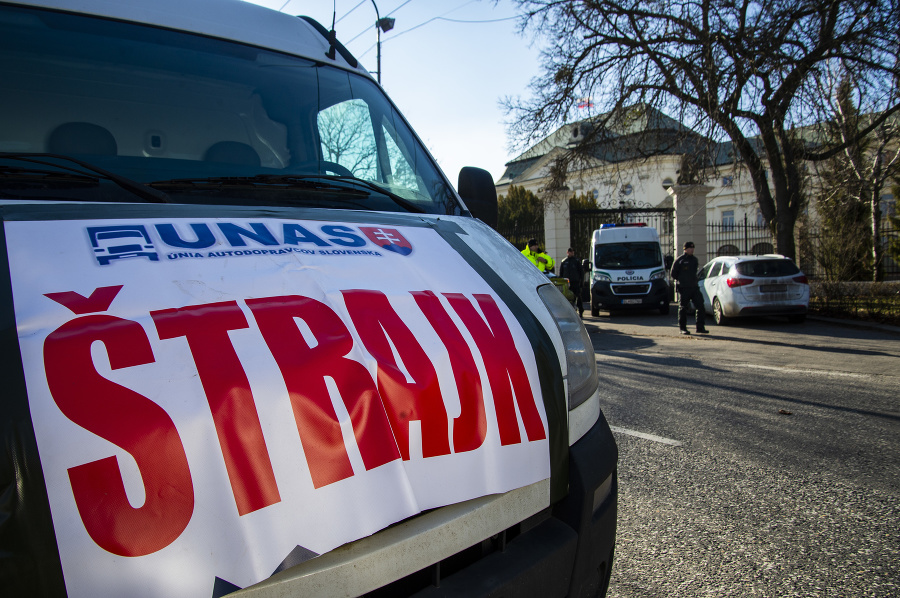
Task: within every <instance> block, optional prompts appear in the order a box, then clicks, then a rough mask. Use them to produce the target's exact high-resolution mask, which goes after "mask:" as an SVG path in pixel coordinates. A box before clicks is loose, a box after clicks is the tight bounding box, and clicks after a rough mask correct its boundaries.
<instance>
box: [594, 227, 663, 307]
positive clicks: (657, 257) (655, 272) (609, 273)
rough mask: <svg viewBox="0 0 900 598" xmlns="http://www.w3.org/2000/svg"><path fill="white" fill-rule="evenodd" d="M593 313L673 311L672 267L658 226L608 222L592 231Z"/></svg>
mask: <svg viewBox="0 0 900 598" xmlns="http://www.w3.org/2000/svg"><path fill="white" fill-rule="evenodd" d="M591 257H592V259H593V262H592V265H591V315H593V316H598V315H600V309H601V308H603V309H606V310H610V311H612V310H618V309H659V311H660V313H662V314H667V313H669V303H670V301H671V291H670V290H669V282H668V278H667V274H666V272H667V270H668V267H667V265H666V263H665V261H664V259H663V252H662V248H661V247H660V244H659V233H657V232H656V229H655V228H653V227H650V226H647V225H646V224H643V223H628V224H604V225H601V227H600V228H599V229H597V230H595V231H594V232H593V234H592V235H591Z"/></svg>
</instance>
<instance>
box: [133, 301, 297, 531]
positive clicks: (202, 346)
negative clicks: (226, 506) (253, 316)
mask: <svg viewBox="0 0 900 598" xmlns="http://www.w3.org/2000/svg"><path fill="white" fill-rule="evenodd" d="M150 315H151V316H152V317H153V321H154V323H156V330H157V332H158V333H159V338H160V339H162V340H165V339H171V338H177V337H181V336H183V337H185V338H186V339H187V343H188V346H189V347H190V349H191V355H192V356H193V358H194V363H195V364H196V366H197V373H198V374H199V375H200V382H201V383H202V384H203V390H204V391H205V392H206V400H207V402H208V403H209V409H210V411H211V412H212V417H213V422H214V423H215V426H216V434H217V435H218V438H219V446H220V447H221V449H222V456H223V457H224V459H225V469H226V470H227V471H228V479H229V481H230V482H231V490H232V492H233V493H234V500H235V503H236V504H237V509H238V513H239V514H240V515H246V514H247V513H252V512H253V511H257V510H259V509H262V508H264V507H267V506H269V505H272V504H275V503H277V502H279V501H280V500H281V496H280V495H279V493H278V485H277V483H276V482H275V472H274V471H273V470H272V463H271V461H270V460H269V451H268V449H267V448H266V441H265V438H264V437H263V432H262V426H261V425H260V423H259V414H258V413H257V411H256V403H255V402H254V400H253V393H252V392H251V391H250V382H249V381H248V380H247V374H246V373H245V372H244V368H243V366H241V362H240V360H239V359H238V356H237V353H236V352H235V350H234V346H233V345H232V344H231V339H230V338H229V337H228V331H229V330H240V329H242V328H247V319H246V318H245V317H244V313H243V312H242V311H241V308H240V307H238V305H237V303H235V302H234V301H227V302H223V303H210V304H207V305H195V306H191V307H182V308H179V309H165V310H161V311H154V312H151V313H150Z"/></svg>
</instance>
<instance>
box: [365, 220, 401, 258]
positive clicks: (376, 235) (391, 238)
mask: <svg viewBox="0 0 900 598" xmlns="http://www.w3.org/2000/svg"><path fill="white" fill-rule="evenodd" d="M359 230H361V231H362V232H363V233H364V234H365V235H366V236H367V237H368V238H369V240H370V241H372V242H373V243H375V244H376V245H378V246H379V247H381V248H382V249H387V250H388V251H393V252H394V253H399V254H400V255H409V254H410V253H412V250H413V248H412V245H410V243H409V241H407V240H406V237H404V236H403V235H401V234H400V231H398V230H397V229H395V228H383V227H380V226H361V227H359Z"/></svg>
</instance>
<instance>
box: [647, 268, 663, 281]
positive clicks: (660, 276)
mask: <svg viewBox="0 0 900 598" xmlns="http://www.w3.org/2000/svg"><path fill="white" fill-rule="evenodd" d="M665 277H666V271H665V270H660V271H659V272H654V273H653V274H651V275H650V280H661V279H663V278H665Z"/></svg>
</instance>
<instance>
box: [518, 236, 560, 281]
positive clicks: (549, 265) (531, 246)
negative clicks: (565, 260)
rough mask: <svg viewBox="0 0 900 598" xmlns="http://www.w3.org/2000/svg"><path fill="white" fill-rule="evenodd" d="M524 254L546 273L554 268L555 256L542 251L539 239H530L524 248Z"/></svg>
mask: <svg viewBox="0 0 900 598" xmlns="http://www.w3.org/2000/svg"><path fill="white" fill-rule="evenodd" d="M522 255H524V256H525V257H527V258H528V260H529V261H530V262H531V263H532V264H534V265H535V266H536V267H537V269H538V270H540V271H541V272H543V273H545V274H546V273H547V272H550V271H552V270H553V264H554V262H553V258H552V257H550V256H549V255H547V254H546V253H544V252H543V251H541V247H540V245H538V242H537V239H528V244H527V245H526V246H525V249H523V250H522Z"/></svg>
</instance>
